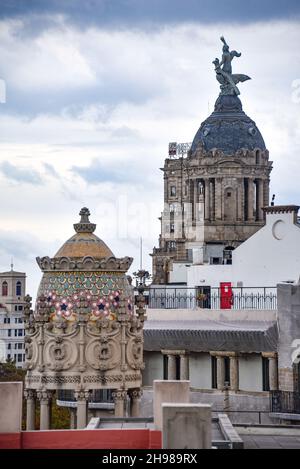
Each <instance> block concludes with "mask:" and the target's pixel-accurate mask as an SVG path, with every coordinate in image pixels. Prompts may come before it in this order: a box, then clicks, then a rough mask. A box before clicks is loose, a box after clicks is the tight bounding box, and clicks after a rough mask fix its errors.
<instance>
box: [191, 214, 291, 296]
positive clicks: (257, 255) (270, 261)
mask: <svg viewBox="0 0 300 469" xmlns="http://www.w3.org/2000/svg"><path fill="white" fill-rule="evenodd" d="M299 246H300V227H299V225H295V224H294V213H276V214H268V215H267V219H266V225H265V226H264V227H263V228H261V229H260V230H259V231H258V232H256V233H255V234H254V235H253V236H251V237H250V238H249V239H247V241H245V242H244V243H242V244H241V245H240V246H239V247H238V248H236V249H235V250H234V251H233V253H232V265H193V266H191V267H189V268H188V269H187V276H188V282H187V283H188V287H194V286H199V285H200V286H201V285H203V286H204V285H209V286H211V287H217V286H220V282H231V283H232V286H238V283H240V282H242V286H244V287H275V286H276V285H277V284H278V283H281V282H284V281H287V280H292V281H298V279H299V275H300V249H299Z"/></svg>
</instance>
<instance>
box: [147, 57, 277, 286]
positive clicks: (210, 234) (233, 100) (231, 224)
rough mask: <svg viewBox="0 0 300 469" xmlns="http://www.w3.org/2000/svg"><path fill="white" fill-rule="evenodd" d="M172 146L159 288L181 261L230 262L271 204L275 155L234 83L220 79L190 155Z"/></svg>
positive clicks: (156, 272) (156, 263)
mask: <svg viewBox="0 0 300 469" xmlns="http://www.w3.org/2000/svg"><path fill="white" fill-rule="evenodd" d="M223 52H224V51H223ZM216 73H217V79H218V72H217V71H216ZM227 75H228V76H227V77H226V79H227V78H228V79H229V81H230V80H231V79H232V77H235V76H236V75H232V74H230V73H229V74H227ZM240 76H241V75H240ZM248 78H249V77H248ZM218 81H220V80H219V79H218ZM229 81H228V83H229ZM169 148H170V150H169V153H170V155H169V158H167V159H166V160H165V164H164V168H163V173H164V211H163V213H162V215H161V218H160V219H161V234H160V237H159V246H158V248H154V249H153V253H152V257H153V284H156V285H158V284H167V283H170V272H172V271H173V270H174V264H176V263H177V264H180V266H181V267H182V266H184V265H185V264H187V265H189V264H191V263H193V262H196V263H207V264H226V263H230V262H231V254H232V251H233V250H234V249H235V248H236V247H237V246H239V245H240V244H241V243H243V242H244V241H245V240H246V239H248V238H249V237H250V236H251V235H252V234H254V233H255V232H256V231H257V230H259V229H260V228H261V227H262V226H263V225H264V212H263V210H262V208H263V207H264V206H268V204H269V183H270V173H271V170H272V162H271V161H270V160H269V152H268V150H267V148H266V145H265V142H264V140H263V137H262V135H261V133H260V131H259V129H258V127H257V126H256V124H255V122H254V121H253V120H252V119H251V118H250V117H248V116H247V115H246V114H245V112H244V111H243V108H242V102H241V100H240V99H239V97H238V95H237V91H236V89H233V88H232V87H231V85H230V86H227V87H224V86H223V85H222V84H221V92H220V95H219V97H218V99H217V101H216V103H215V108H214V112H213V113H212V114H211V115H210V116H209V117H208V118H207V119H206V120H205V121H204V122H202V124H201V126H200V128H199V130H198V131H197V133H196V135H195V137H194V140H193V142H192V144H191V145H190V146H189V149H188V151H187V154H186V156H184V155H183V153H181V156H178V154H177V146H176V144H173V146H172V145H170V147H169ZM179 151H180V150H179ZM175 270H178V269H176V268H175ZM178 273H179V272H178ZM185 273H186V269H184V267H183V270H182V272H181V274H180V273H179V276H178V277H177V279H175V280H177V281H179V282H182V281H183V282H184V281H186V279H185Z"/></svg>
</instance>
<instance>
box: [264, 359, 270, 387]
mask: <svg viewBox="0 0 300 469" xmlns="http://www.w3.org/2000/svg"><path fill="white" fill-rule="evenodd" d="M262 375H263V376H262V378H263V391H270V382H269V359H268V358H266V357H262Z"/></svg>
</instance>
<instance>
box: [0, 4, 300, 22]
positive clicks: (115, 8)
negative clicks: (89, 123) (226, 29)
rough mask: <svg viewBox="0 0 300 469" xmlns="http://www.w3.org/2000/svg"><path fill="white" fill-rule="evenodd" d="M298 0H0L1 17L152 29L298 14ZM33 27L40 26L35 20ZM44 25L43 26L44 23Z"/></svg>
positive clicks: (249, 20) (247, 20) (299, 8)
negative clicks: (63, 19)
mask: <svg viewBox="0 0 300 469" xmlns="http://www.w3.org/2000/svg"><path fill="white" fill-rule="evenodd" d="M299 12H300V5H299V1H298V0H289V1H288V2H287V1H286V0H276V1H275V2H274V1H273V0H264V1H263V2H262V1H261V0H251V1H248V2H241V1H240V0H227V1H226V2H220V1H219V0H201V1H200V0H185V1H182V0H151V2H150V1H149V0H114V1H110V0H86V1H84V2H82V0H48V1H47V2H45V1H44V0H26V2H25V1H24V0H2V1H1V15H0V16H2V17H3V18H7V17H18V16H22V17H23V16H28V15H32V16H34V15H45V14H46V15H55V14H62V15H65V16H66V17H67V19H68V21H70V22H73V23H75V24H77V25H78V26H81V27H87V26H89V25H103V24H106V25H108V24H111V25H112V26H113V27H118V28H121V27H124V26H126V25H134V26H135V27H145V25H149V26H151V27H152V28H153V25H155V24H163V23H173V22H184V21H201V22H205V23H207V22H220V21H223V22H224V21H225V22H232V21H240V22H251V21H257V20H266V19H274V18H287V17H291V16H294V15H297V14H298V15H299ZM35 22H36V27H39V25H40V24H41V23H40V22H38V21H37V20H36V19H35ZM45 26H47V23H45Z"/></svg>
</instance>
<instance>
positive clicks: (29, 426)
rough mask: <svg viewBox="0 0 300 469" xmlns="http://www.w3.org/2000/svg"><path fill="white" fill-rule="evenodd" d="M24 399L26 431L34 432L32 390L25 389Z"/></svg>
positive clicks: (33, 395)
mask: <svg viewBox="0 0 300 469" xmlns="http://www.w3.org/2000/svg"><path fill="white" fill-rule="evenodd" d="M24 397H25V399H26V430H35V407H36V393H35V391H34V390H33V389H25V391H24Z"/></svg>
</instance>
